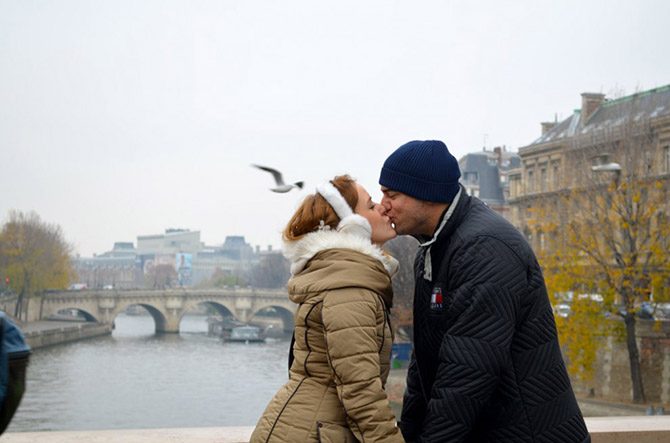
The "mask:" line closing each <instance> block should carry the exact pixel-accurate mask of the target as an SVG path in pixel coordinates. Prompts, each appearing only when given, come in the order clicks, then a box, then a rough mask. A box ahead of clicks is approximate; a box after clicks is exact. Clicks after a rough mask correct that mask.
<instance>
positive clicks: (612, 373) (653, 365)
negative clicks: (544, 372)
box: [572, 320, 670, 410]
mask: <svg viewBox="0 0 670 443" xmlns="http://www.w3.org/2000/svg"><path fill="white" fill-rule="evenodd" d="M622 325H623V323H622ZM636 326H637V344H638V348H639V351H640V360H641V364H642V377H643V384H644V392H645V395H646V397H647V403H650V404H654V405H657V406H660V405H661V404H664V405H666V408H665V409H666V410H668V407H667V405H670V321H662V322H654V321H651V320H638V321H637V324H636ZM595 367H596V372H595V376H594V379H593V380H591V381H579V380H573V381H572V383H573V388H574V390H575V392H576V393H577V394H578V395H583V396H589V395H591V396H595V397H596V398H602V399H604V400H608V401H616V402H629V401H631V399H632V387H631V381H630V365H629V362H628V350H627V348H626V343H625V338H624V336H623V332H622V333H620V334H618V336H610V337H605V338H603V340H602V345H601V346H600V348H599V349H598V353H597V357H596V363H595Z"/></svg>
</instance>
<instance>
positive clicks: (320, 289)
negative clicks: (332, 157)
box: [251, 175, 403, 443]
mask: <svg viewBox="0 0 670 443" xmlns="http://www.w3.org/2000/svg"><path fill="white" fill-rule="evenodd" d="M283 235H284V253H285V255H286V256H287V257H288V258H289V260H290V261H291V274H292V277H291V279H290V280H289V283H288V291H289V297H290V299H291V300H292V301H293V302H295V303H297V304H298V309H297V312H296V314H295V336H294V339H295V340H294V343H293V346H292V349H291V357H290V358H289V361H291V367H290V370H289V381H288V383H286V384H285V385H284V386H283V387H282V388H281V389H280V390H279V392H277V394H275V396H274V398H273V399H272V401H271V402H270V404H269V405H268V407H267V408H266V410H265V412H264V413H263V416H262V417H261V418H260V419H259V421H258V424H257V425H256V429H255V430H254V433H253V434H252V436H251V442H252V443H258V442H290V443H296V442H356V441H361V442H373V441H374V442H402V441H403V440H402V436H401V434H400V431H399V430H398V428H397V427H396V424H395V417H394V415H393V412H392V411H391V408H390V407H389V403H388V399H387V398H386V394H385V392H384V383H385V382H386V377H387V376H388V373H389V362H390V355H391V344H392V342H393V338H392V336H391V328H390V325H389V308H390V307H391V302H392V298H393V293H392V290H391V275H392V274H393V273H394V272H395V271H396V269H397V267H398V264H397V262H396V261H395V260H394V259H393V258H392V257H390V256H388V255H386V254H384V253H383V252H382V250H381V249H380V247H379V245H381V244H382V243H384V242H385V241H387V240H390V239H392V238H393V237H395V235H396V233H395V231H394V230H393V228H392V227H391V223H390V220H389V218H388V217H387V216H386V215H384V212H383V208H382V207H381V205H378V204H376V203H373V202H372V200H371V199H370V196H369V195H368V193H367V192H366V191H365V189H364V188H363V187H362V186H361V185H359V184H357V183H356V182H355V181H354V180H352V179H351V178H350V177H349V176H346V175H345V176H339V177H335V179H334V180H332V181H331V182H328V183H325V184H323V185H321V186H319V187H318V188H317V193H316V194H313V195H309V196H307V197H306V198H305V200H304V201H303V203H302V205H301V206H300V207H299V208H298V210H297V211H296V213H295V214H294V215H293V217H292V218H291V220H290V221H289V223H288V225H287V226H286V229H285V230H284V234H283Z"/></svg>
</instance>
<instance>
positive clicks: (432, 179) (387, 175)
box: [379, 140, 461, 203]
mask: <svg viewBox="0 0 670 443" xmlns="http://www.w3.org/2000/svg"><path fill="white" fill-rule="evenodd" d="M460 177H461V171H460V168H459V167H458V161H457V160H456V158H455V157H454V156H453V155H451V153H450V152H449V149H447V146H446V145H445V144H444V143H442V142H441V141H439V140H426V141H422V140H416V141H411V142H409V143H405V144H404V145H402V146H401V147H399V148H398V149H396V150H395V152H393V154H391V155H390V156H389V158H387V159H386V161H385V162H384V166H383V167H382V172H381V174H380V176H379V184H380V185H382V186H384V187H386V188H388V189H391V190H393V191H398V192H402V193H403V194H407V195H409V196H411V197H414V198H417V199H419V200H424V201H430V202H439V203H451V202H452V200H453V199H454V197H455V196H456V194H457V193H458V190H459V189H460V185H459V184H458V179H459V178H460Z"/></svg>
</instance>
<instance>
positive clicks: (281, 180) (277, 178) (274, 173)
mask: <svg viewBox="0 0 670 443" xmlns="http://www.w3.org/2000/svg"><path fill="white" fill-rule="evenodd" d="M251 166H253V167H255V168H258V169H261V170H263V171H265V172H269V173H270V174H272V176H273V177H274V178H275V182H277V186H283V185H284V178H283V177H282V175H281V172H279V171H277V170H276V169H273V168H268V167H267V166H261V165H251Z"/></svg>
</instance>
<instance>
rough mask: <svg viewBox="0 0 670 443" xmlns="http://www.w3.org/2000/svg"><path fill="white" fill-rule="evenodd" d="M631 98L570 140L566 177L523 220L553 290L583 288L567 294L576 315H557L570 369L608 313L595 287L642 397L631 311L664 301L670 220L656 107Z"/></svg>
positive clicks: (669, 273) (584, 362)
mask: <svg viewBox="0 0 670 443" xmlns="http://www.w3.org/2000/svg"><path fill="white" fill-rule="evenodd" d="M638 99H642V98H641V97H638V98H636V96H632V98H627V100H628V102H627V103H618V104H617V105H618V106H617V107H614V106H613V104H614V103H613V104H610V109H618V115H613V116H612V118H611V121H612V122H613V123H611V124H610V125H608V126H607V127H606V128H604V129H601V130H598V131H593V132H591V133H589V134H585V135H582V136H580V137H577V138H576V139H575V140H574V142H573V144H572V145H571V146H570V147H569V148H568V149H567V150H566V153H565V156H566V157H567V156H570V158H571V159H572V165H573V167H572V168H571V169H572V171H571V172H572V173H573V186H572V187H571V188H569V189H565V190H564V191H563V192H560V193H559V195H558V197H557V198H554V199H553V200H547V201H545V202H544V204H543V205H537V206H536V207H535V208H534V209H533V218H532V219H531V221H529V223H528V225H529V227H531V229H532V231H533V233H534V234H535V235H538V236H541V241H540V242H539V243H540V251H539V253H538V258H539V260H540V262H541V264H542V266H543V268H544V273H545V278H546V282H547V286H548V287H549V289H550V292H552V293H558V294H561V293H566V292H568V291H572V292H574V293H577V294H579V293H581V294H584V295H583V296H582V297H581V298H580V297H579V296H577V297H574V298H573V313H574V314H575V315H574V316H571V317H570V318H568V319H566V320H561V321H559V334H561V338H562V342H563V344H564V345H567V347H568V356H569V360H571V361H570V364H571V365H572V369H573V371H576V372H577V373H578V374H581V375H586V376H588V375H592V371H591V370H590V368H589V365H592V362H593V355H594V354H595V347H594V343H596V340H597V335H598V334H603V333H604V329H603V328H605V326H603V320H604V319H605V318H606V316H604V315H603V312H602V311H603V309H601V308H596V307H594V305H593V303H592V301H593V300H592V299H591V297H589V296H588V294H599V296H602V298H603V305H604V308H605V310H606V311H608V312H612V313H614V314H616V315H619V316H621V317H622V318H623V323H624V332H625V334H624V335H625V340H626V344H627V349H628V357H629V365H630V376H631V384H632V388H633V389H632V390H633V401H634V402H638V403H642V402H644V401H645V394H644V384H643V379H642V373H641V370H640V355H639V350H638V346H637V342H636V313H637V311H638V310H639V309H640V305H641V302H643V301H648V300H649V299H650V298H651V297H652V294H653V297H654V299H655V301H663V300H664V299H665V300H667V297H668V294H667V289H665V288H667V286H668V284H669V283H670V252H669V246H670V222H669V218H668V205H669V203H668V201H669V196H668V184H669V183H668V182H669V180H668V176H667V174H665V175H664V174H658V173H657V172H658V171H656V172H655V169H654V156H655V153H656V152H658V150H657V149H656V148H657V147H658V146H659V139H658V132H657V130H656V126H657V124H658V122H655V121H654V120H653V119H651V118H650V117H648V115H649V113H645V112H644V109H652V110H653V109H654V106H649V104H647V105H645V106H644V107H641V106H640V103H639V102H638ZM607 111H608V109H606V111H605V112H607ZM568 151H569V152H568ZM615 161H616V162H615ZM580 165H582V166H583V165H589V166H591V165H592V167H589V168H588V169H585V168H583V167H580ZM580 170H581V171H582V172H583V173H582V174H579V173H578V171H580ZM589 350H590V351H589ZM573 373H574V372H573Z"/></svg>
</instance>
